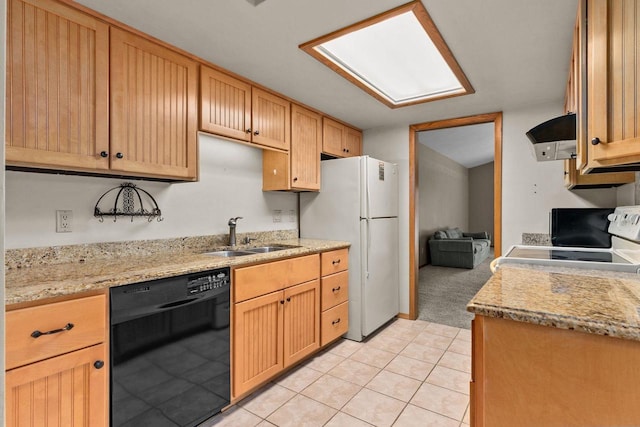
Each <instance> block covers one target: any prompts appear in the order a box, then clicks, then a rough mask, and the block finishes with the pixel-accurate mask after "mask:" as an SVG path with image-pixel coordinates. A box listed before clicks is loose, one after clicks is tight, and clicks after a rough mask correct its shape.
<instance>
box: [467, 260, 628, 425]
mask: <svg viewBox="0 0 640 427" xmlns="http://www.w3.org/2000/svg"><path fill="white" fill-rule="evenodd" d="M467 310H468V311H470V312H473V313H475V315H476V317H475V319H474V321H473V325H472V337H473V341H472V342H473V344H472V345H473V358H472V380H471V407H472V413H471V419H472V422H471V425H472V426H477V427H480V426H491V427H500V426H514V425H517V426H548V427H550V426H565V427H568V426H581V427H584V426H637V425H640V393H639V392H638V389H637V384H638V383H640V370H638V368H637V367H638V366H640V342H639V341H640V314H639V311H640V279H638V277H637V276H636V275H634V274H629V273H613V272H604V271H591V270H589V271H587V270H578V269H568V268H556V267H545V266H532V265H517V264H509V265H503V266H501V267H500V268H499V269H498V270H497V271H496V273H495V274H494V275H493V276H492V277H491V279H490V280H489V281H488V282H487V283H486V284H485V285H484V287H483V288H482V289H481V290H480V291H479V292H478V294H477V295H476V296H475V297H474V298H473V299H472V300H471V302H470V303H469V305H468V306H467Z"/></svg>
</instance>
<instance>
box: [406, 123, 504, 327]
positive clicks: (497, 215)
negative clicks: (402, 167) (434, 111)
mask: <svg viewBox="0 0 640 427" xmlns="http://www.w3.org/2000/svg"><path fill="white" fill-rule="evenodd" d="M482 123H493V126H494V143H493V152H494V166H493V230H494V231H493V242H494V243H493V244H494V254H495V256H496V257H497V256H500V255H501V253H502V112H496V113H487V114H477V115H473V116H466V117H458V118H453V119H445V120H437V121H433V122H426V123H418V124H414V125H410V126H409V313H408V314H407V313H400V314H399V315H398V317H402V318H406V319H411V320H415V319H416V318H417V317H418V266H419V262H418V260H417V258H416V254H418V253H419V244H420V239H419V230H418V221H416V206H417V203H418V196H419V195H418V160H417V159H418V157H417V155H416V152H417V149H416V139H417V136H416V135H417V133H418V132H421V131H426V130H435V129H445V128H453V127H459V126H468V125H476V124H482Z"/></svg>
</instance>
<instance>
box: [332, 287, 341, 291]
mask: <svg viewBox="0 0 640 427" xmlns="http://www.w3.org/2000/svg"><path fill="white" fill-rule="evenodd" d="M339 290H340V286H338V287H337V288H333V289H331V291H332V292H338V291H339Z"/></svg>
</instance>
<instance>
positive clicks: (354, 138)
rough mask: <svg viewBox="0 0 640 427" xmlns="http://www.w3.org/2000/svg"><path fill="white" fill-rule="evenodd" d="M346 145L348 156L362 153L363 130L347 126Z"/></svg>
mask: <svg viewBox="0 0 640 427" xmlns="http://www.w3.org/2000/svg"><path fill="white" fill-rule="evenodd" d="M344 147H345V149H346V150H347V157H351V156H359V155H361V154H362V132H360V131H359V130H355V129H352V128H350V127H347V131H346V133H345V140H344Z"/></svg>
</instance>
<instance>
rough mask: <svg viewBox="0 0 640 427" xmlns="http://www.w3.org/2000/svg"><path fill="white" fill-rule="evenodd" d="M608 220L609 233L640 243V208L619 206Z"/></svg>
mask: <svg viewBox="0 0 640 427" xmlns="http://www.w3.org/2000/svg"><path fill="white" fill-rule="evenodd" d="M607 219H608V220H609V221H610V224H609V233H611V234H613V235H615V236H618V237H623V238H625V239H629V240H633V241H634V242H640V206H618V207H617V208H616V210H615V211H614V212H613V213H612V214H609V216H608V217H607Z"/></svg>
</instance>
